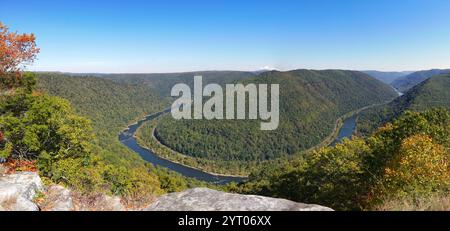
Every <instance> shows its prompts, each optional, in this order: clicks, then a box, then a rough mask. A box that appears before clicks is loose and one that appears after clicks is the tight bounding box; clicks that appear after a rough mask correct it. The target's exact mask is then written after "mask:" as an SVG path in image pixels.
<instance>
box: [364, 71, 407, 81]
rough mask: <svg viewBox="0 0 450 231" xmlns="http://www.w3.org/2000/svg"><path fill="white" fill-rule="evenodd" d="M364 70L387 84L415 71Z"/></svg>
mask: <svg viewBox="0 0 450 231" xmlns="http://www.w3.org/2000/svg"><path fill="white" fill-rule="evenodd" d="M362 72H364V73H366V74H368V75H370V76H372V77H374V78H376V79H378V80H380V81H382V82H384V83H387V84H391V83H392V82H393V81H394V80H396V79H398V78H401V77H404V76H407V75H409V74H411V73H414V71H375V70H368V71H362Z"/></svg>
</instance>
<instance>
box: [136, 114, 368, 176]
mask: <svg viewBox="0 0 450 231" xmlns="http://www.w3.org/2000/svg"><path fill="white" fill-rule="evenodd" d="M372 106H374V105H369V106H366V107H363V108H360V109H358V110H355V111H352V112H349V113H346V114H344V115H343V116H341V117H339V118H338V119H337V120H336V121H335V124H334V128H333V131H332V132H331V133H330V135H329V136H327V137H326V138H325V139H324V140H323V141H322V142H321V143H320V144H318V145H316V146H314V147H312V148H310V149H308V150H305V151H302V152H300V153H305V152H310V151H312V150H316V149H320V148H322V147H326V146H329V145H330V144H332V143H333V142H334V141H335V140H336V138H337V137H338V135H339V132H340V130H341V129H342V127H343V125H344V123H345V121H346V120H347V119H349V118H351V117H352V116H356V115H357V114H358V113H359V112H361V111H362V110H366V109H367V108H370V107H372ZM162 116H164V114H161V115H159V116H158V117H156V118H153V119H152V120H149V121H146V122H144V123H143V124H142V125H140V126H138V128H137V129H136V132H135V134H134V135H133V137H134V138H135V139H136V141H137V143H138V145H139V146H141V147H142V148H144V149H146V150H148V151H150V152H152V153H155V155H157V156H158V157H159V158H162V159H164V160H167V161H170V162H173V163H175V164H178V165H182V166H185V167H188V168H192V169H195V170H198V171H202V172H204V173H206V174H210V175H215V176H220V177H243V178H245V177H247V176H248V174H250V172H251V171H252V169H255V168H258V167H261V166H263V165H264V164H266V162H269V161H264V162H257V161H252V162H244V161H242V162H226V161H217V160H205V159H201V158H195V157H192V156H187V155H184V154H182V153H179V152H177V151H175V150H173V149H172V148H170V147H168V146H167V145H165V144H163V143H161V141H160V140H159V139H158V138H157V135H156V134H157V130H156V126H157V124H158V121H159V119H160V118H161V117H162ZM349 136H351V135H349ZM144 139H145V140H144ZM295 156H297V155H295ZM291 157H292V156H291ZM281 158H284V157H281ZM281 158H280V159H281ZM230 173H231V174H230Z"/></svg>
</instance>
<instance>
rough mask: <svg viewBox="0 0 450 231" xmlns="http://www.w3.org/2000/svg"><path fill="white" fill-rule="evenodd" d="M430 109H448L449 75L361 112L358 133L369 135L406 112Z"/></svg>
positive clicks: (436, 78)
mask: <svg viewBox="0 0 450 231" xmlns="http://www.w3.org/2000/svg"><path fill="white" fill-rule="evenodd" d="M431 107H444V108H447V109H450V74H445V75H438V76H434V77H432V78H429V79H427V80H425V81H424V82H422V83H420V84H419V85H417V86H415V87H413V88H412V89H410V90H409V91H407V92H406V93H405V94H404V95H402V96H401V97H399V98H397V99H395V100H394V101H392V102H391V103H389V104H387V105H382V106H378V107H374V108H371V109H368V110H366V111H364V112H362V113H361V114H360V116H359V118H358V131H359V132H360V133H361V134H364V135H370V134H371V133H372V132H373V131H375V130H376V129H377V128H378V127H379V126H380V125H382V124H383V123H386V122H389V121H390V120H392V119H393V118H396V117H398V116H399V115H400V114H402V113H403V112H404V111H406V110H413V111H423V110H426V109H428V108H431Z"/></svg>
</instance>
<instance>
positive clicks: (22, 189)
mask: <svg viewBox="0 0 450 231" xmlns="http://www.w3.org/2000/svg"><path fill="white" fill-rule="evenodd" d="M43 190H44V187H43V185H42V182H41V178H40V177H39V175H38V174H37V173H34V172H18V173H15V174H10V175H5V176H1V177H0V211H4V210H6V211H38V210H39V208H38V206H37V205H36V204H35V203H33V198H34V196H35V195H36V192H39V191H43Z"/></svg>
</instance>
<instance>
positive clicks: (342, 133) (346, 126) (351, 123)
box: [330, 115, 357, 147]
mask: <svg viewBox="0 0 450 231" xmlns="http://www.w3.org/2000/svg"><path fill="white" fill-rule="evenodd" d="M356 117H357V115H354V116H352V117H349V118H347V119H346V120H344V123H343V125H342V127H341V129H339V133H338V136H337V137H336V139H335V140H334V141H333V143H331V145H330V146H333V147H334V146H336V144H338V143H341V142H342V140H344V138H351V137H352V135H353V133H354V132H355V129H356Z"/></svg>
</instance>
